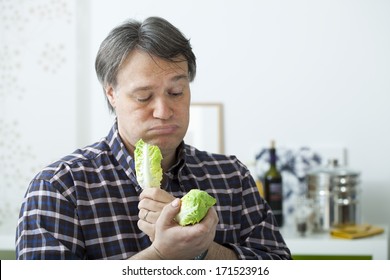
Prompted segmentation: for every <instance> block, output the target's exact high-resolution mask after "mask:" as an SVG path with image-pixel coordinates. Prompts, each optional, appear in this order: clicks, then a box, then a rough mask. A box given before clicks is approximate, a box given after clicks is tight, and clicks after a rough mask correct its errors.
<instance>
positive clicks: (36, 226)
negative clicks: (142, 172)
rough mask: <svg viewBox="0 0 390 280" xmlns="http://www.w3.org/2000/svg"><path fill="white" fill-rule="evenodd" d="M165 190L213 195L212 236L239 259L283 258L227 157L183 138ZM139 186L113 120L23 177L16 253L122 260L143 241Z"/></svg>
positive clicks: (267, 218) (246, 177) (268, 218)
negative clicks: (27, 179) (87, 141)
mask: <svg viewBox="0 0 390 280" xmlns="http://www.w3.org/2000/svg"><path fill="white" fill-rule="evenodd" d="M178 151H179V153H178V161H177V163H176V164H175V165H174V166H173V167H172V168H171V169H170V170H169V171H168V172H167V173H166V175H167V176H168V178H169V179H168V183H167V184H166V186H165V187H164V189H165V190H166V191H168V192H169V193H171V194H172V195H174V196H176V197H182V196H183V195H184V194H186V193H187V192H188V191H189V190H190V189H193V188H198V189H202V190H205V191H207V192H208V193H209V194H210V195H212V196H214V197H215V198H216V199H217V203H216V205H215V206H214V207H215V209H216V211H217V213H218V216H219V224H218V225H217V231H216V236H215V242H217V243H219V244H222V245H224V246H226V247H229V248H231V249H233V250H234V251H235V252H236V253H237V255H238V257H239V258H240V259H290V258H291V255H290V251H289V249H288V248H287V246H286V244H285V242H284V240H283V238H282V236H281V234H280V232H279V230H278V227H277V226H276V225H275V219H274V216H273V214H272V212H271V209H270V208H269V206H268V204H267V203H266V202H265V201H264V200H263V199H262V198H261V197H260V195H259V192H258V190H257V187H256V185H255V182H254V180H253V178H252V177H251V175H250V173H249V171H248V170H247V168H246V167H245V166H244V165H243V164H242V163H241V162H240V161H239V160H237V158H236V157H234V156H230V157H228V156H225V155H216V154H209V153H206V152H202V151H199V150H197V149H195V148H194V147H191V146H189V145H186V144H184V143H182V145H181V146H180V147H179V150H178ZM141 191H142V189H141V188H140V186H139V184H138V182H137V180H136V176H135V171H134V160H133V158H132V157H131V156H130V154H129V153H128V152H127V150H126V148H125V146H124V144H123V143H122V141H121V138H120V137H119V134H118V130H117V125H116V124H114V126H113V127H112V129H111V131H110V133H109V135H108V136H107V137H106V138H104V139H102V140H101V141H100V142H97V143H95V144H93V145H91V146H87V147H85V148H83V149H79V150H77V151H75V152H74V153H73V154H71V155H69V156H66V157H64V158H63V159H61V160H60V161H57V162H55V163H53V164H51V165H50V166H48V167H46V168H45V169H43V170H42V171H41V172H40V173H39V174H37V175H36V177H35V178H34V179H33V180H32V182H31V183H30V185H29V187H28V190H27V193H26V195H25V198H24V201H23V203H22V206H21V210H20V216H19V220H18V226H17V232H16V256H17V259H126V258H129V257H131V256H132V255H134V254H136V253H137V252H139V251H141V250H143V249H145V248H147V247H148V246H150V244H151V242H150V240H149V237H148V236H147V235H146V234H145V233H143V232H142V231H141V230H139V228H138V227H137V221H138V219H139V218H138V211H139V210H138V207H137V206H138V202H139V194H140V193H141Z"/></svg>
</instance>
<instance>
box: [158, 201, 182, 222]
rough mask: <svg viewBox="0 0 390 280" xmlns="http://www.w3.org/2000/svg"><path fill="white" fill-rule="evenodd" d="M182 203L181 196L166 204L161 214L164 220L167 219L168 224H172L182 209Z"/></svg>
mask: <svg viewBox="0 0 390 280" xmlns="http://www.w3.org/2000/svg"><path fill="white" fill-rule="evenodd" d="M180 203H181V200H180V198H175V199H174V200H173V201H172V202H171V203H169V204H168V205H166V206H165V207H164V209H163V210H162V212H161V216H162V217H163V220H164V221H165V223H166V224H168V223H169V224H170V223H171V222H172V221H173V219H174V218H175V216H176V215H177V213H179V211H180Z"/></svg>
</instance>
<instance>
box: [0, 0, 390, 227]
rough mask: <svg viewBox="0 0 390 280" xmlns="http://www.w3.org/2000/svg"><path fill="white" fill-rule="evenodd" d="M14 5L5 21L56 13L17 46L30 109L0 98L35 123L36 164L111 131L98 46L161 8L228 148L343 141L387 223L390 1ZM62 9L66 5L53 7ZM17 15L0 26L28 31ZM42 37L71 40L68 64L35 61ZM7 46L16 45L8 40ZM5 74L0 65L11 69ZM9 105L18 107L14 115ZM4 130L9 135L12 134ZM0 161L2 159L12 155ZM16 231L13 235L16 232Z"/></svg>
mask: <svg viewBox="0 0 390 280" xmlns="http://www.w3.org/2000/svg"><path fill="white" fill-rule="evenodd" d="M7 3H8V2H7ZM7 3H6V2H4V3H2V4H1V5H2V8H3V9H2V14H0V16H1V17H2V18H5V19H10V18H11V19H12V18H13V17H9V16H8V14H7V13H10V14H11V16H12V15H15V14H16V15H19V16H20V13H18V11H19V10H23V11H25V13H29V16H33V15H32V12H31V11H33V10H32V9H29V6H28V5H30V6H31V5H32V6H34V7H33V8H35V11H38V12H37V13H36V14H35V16H36V18H35V21H39V22H42V14H39V11H40V10H45V8H43V7H46V9H48V10H50V11H51V12H47V13H46V17H47V18H45V17H43V20H44V21H45V23H46V25H45V26H47V25H50V26H51V28H48V29H47V28H41V29H39V30H41V31H42V32H46V33H44V36H43V37H41V41H39V39H36V40H34V41H31V40H30V41H22V42H21V43H20V44H21V45H22V44H23V46H26V47H27V48H21V49H22V50H24V52H23V56H22V57H19V58H22V59H21V60H22V61H21V64H22V65H27V66H26V67H22V70H23V71H26V72H23V73H22V72H21V71H19V70H17V71H16V72H17V74H18V75H20V76H18V79H19V80H17V81H16V82H17V83H16V84H18V83H19V84H23V86H22V87H21V88H16V89H14V91H15V92H16V91H18V90H19V92H24V93H25V94H24V95H22V96H23V98H24V99H23V100H22V104H23V106H24V107H20V106H19V105H20V104H21V103H20V100H19V103H18V100H17V99H15V100H11V99H9V95H8V94H5V93H3V94H2V95H0V98H1V99H2V100H6V101H7V102H8V103H7V106H8V104H9V105H10V106H11V107H5V105H4V106H2V105H0V106H2V107H0V108H1V110H2V112H3V110H6V116H5V118H6V119H7V121H8V120H11V119H13V118H14V117H15V118H18V119H19V123H20V127H27V128H28V129H26V130H24V131H25V132H24V134H23V135H22V138H23V139H25V141H26V145H27V144H29V145H30V146H31V148H30V149H29V150H30V151H33V152H34V157H37V158H35V159H31V160H32V161H34V162H35V164H38V166H39V167H40V166H41V165H42V164H43V162H46V161H49V159H50V160H51V159H52V157H53V155H60V154H61V155H62V154H65V153H67V152H69V151H70V150H72V149H73V148H76V147H78V146H83V145H87V144H89V143H91V142H94V141H97V140H98V139H100V138H101V137H104V136H105V135H106V134H107V132H108V130H109V129H110V126H111V122H112V116H110V115H109V114H108V110H107V107H106V104H105V100H104V97H103V93H102V90H101V88H100V85H99V84H98V82H97V79H96V76H95V72H94V65H93V64H94V59H95V55H96V52H97V49H98V47H99V44H100V42H101V41H102V40H103V39H104V37H105V36H106V35H107V33H108V32H109V31H110V30H111V29H112V28H113V27H114V26H115V25H117V24H119V23H121V22H122V21H124V20H125V19H127V18H129V17H136V18H139V19H144V18H145V17H147V16H152V15H158V16H162V17H165V18H167V19H168V20H170V21H171V22H172V23H173V24H175V25H176V26H178V27H179V28H180V29H181V30H182V31H183V32H184V33H185V34H186V35H187V36H188V37H190V38H191V42H192V45H193V48H194V51H195V54H196V55H197V62H198V75H197V77H196V80H195V82H194V83H193V84H192V99H193V101H194V102H222V103H223V104H224V112H225V149H226V153H228V154H235V155H237V156H238V157H239V158H240V159H242V160H243V161H244V162H251V161H253V159H254V156H255V154H256V152H258V151H259V150H260V149H261V148H262V147H264V146H265V145H267V144H268V142H269V140H270V139H271V138H274V139H276V140H277V143H278V144H279V145H280V146H286V147H297V146H302V145H308V146H312V147H318V146H325V147H345V148H346V149H347V151H348V165H349V166H350V167H351V168H354V169H356V170H359V171H361V172H362V175H361V179H362V184H361V187H362V189H363V198H362V207H363V216H364V220H365V221H367V222H369V223H373V224H388V225H389V226H390V218H389V215H388V213H390V204H389V200H390V186H389V185H390V172H389V169H390V168H389V163H388V159H389V158H390V146H389V144H388V143H390V131H389V125H388V121H389V120H390V110H388V106H389V105H388V104H390V97H389V93H390V52H389V50H390V32H389V27H390V17H389V16H388V15H389V14H390V1H385V0H382V1H380V0H328V1H325V0H324V1H311V0H301V1H288V0H285V1H265V0H262V1H256V0H241V1H232V0H225V1H223V0H213V1H196V0H187V1H179V0H165V1H151V0H143V1H134V0H131V1H129V0H109V1H108V0H99V1H96V0H95V1H89V0H84V1H76V0H74V1H65V0H62V1H60V0H58V1H56V2H52V1H48V0H40V1H37V2H34V4H32V3H30V4H28V5H27V6H26V4H25V2H24V1H15V2H12V5H15V6H16V8H14V10H12V9H10V7H9V6H10V5H11V4H7ZM64 3H68V4H64ZM69 3H71V4H69ZM74 3H77V4H74ZM4 5H5V6H4ZM50 5H52V6H50ZM53 5H54V6H55V7H53ZM73 5H75V7H73ZM3 6H4V7H5V8H6V9H4V7H3ZM18 7H19V8H18ZM61 7H62V8H61ZM64 7H65V8H64ZM30 8H31V7H30ZM61 9H65V11H62V12H57V10H61ZM50 15H54V16H50ZM4 16H6V17H4ZM49 16H50V17H49ZM74 17H76V18H77V20H75V19H74ZM15 20H16V19H15ZM32 21H34V19H32ZM18 22H19V23H18V25H16V26H14V27H12V28H13V29H12V28H11V30H10V29H9V28H8V29H7V28H6V27H5V25H4V24H6V23H8V24H11V25H12V20H11V23H10V22H7V21H4V20H3V21H2V22H1V24H2V29H1V31H3V32H5V34H11V35H12V34H14V35H15V34H18V35H15V36H16V37H17V36H20V30H19V29H20V26H30V24H28V22H23V21H18ZM22 24H24V25H22ZM58 25H60V28H59V29H58V30H57V29H56V28H55V27H58ZM18 28H19V29H18ZM27 31H28V30H24V32H25V33H27ZM56 31H57V32H56ZM3 34H4V33H2V35H3ZM23 34H24V33H22V35H23ZM41 34H42V33H41ZM25 35H26V34H25ZM27 35H28V34H27ZM3 37H4V36H3ZM30 37H31V36H30ZM30 37H29V38H30ZM17 38H19V37H17ZM9 40H11V41H9ZM43 40H49V45H50V44H54V45H56V46H58V44H61V42H62V41H64V42H65V46H67V48H66V51H65V55H66V56H67V59H66V63H64V64H63V65H62V67H60V71H59V72H57V73H56V74H55V75H53V74H50V73H46V72H44V69H43V68H42V67H44V66H43V65H40V66H39V65H38V66H36V62H37V61H38V60H39V57H40V54H41V53H42V52H43V51H44V50H45V48H47V47H45V44H44V43H43ZM5 42H8V43H9V44H15V41H14V39H12V38H11V39H10V38H9V37H7V38H6V41H5ZM28 42H30V43H28ZM3 43H4V41H3ZM75 49H76V50H78V52H77V53H75V52H74V50H75ZM28 51H30V52H28ZM3 53H4V51H3ZM3 53H1V54H2V55H3V56H2V57H5V55H4V54H3ZM28 55H30V56H28ZM61 55H63V53H61ZM19 58H18V59H19ZM29 59H30V60H29ZM49 59H53V58H49ZM54 59H55V58H54ZM7 61H8V62H9V60H7ZM52 62H53V63H54V62H55V60H53V61H52ZM34 63H35V64H34ZM37 68H39V69H40V70H41V71H37ZM4 69H6V68H5V67H3V68H1V69H0V70H3V71H8V70H4ZM39 69H38V70H39ZM42 72H43V73H42ZM2 73H3V72H2ZM29 75H31V77H29ZM75 75H76V76H75ZM53 76H55V78H53ZM21 77H24V78H21ZM25 77H29V78H28V82H27V83H24V82H25ZM0 79H1V85H2V88H1V89H3V91H4V89H8V88H10V87H11V84H10V83H8V82H7V81H5V79H4V75H3V76H1V77H0ZM75 84H76V90H74V88H75V87H74V85H75ZM40 89H41V91H40ZM49 92H52V93H55V94H56V95H50V94H49ZM0 93H1V92H0ZM32 97H33V98H32ZM53 98H54V100H53ZM29 102H33V103H29ZM2 104H4V103H2ZM31 104H34V106H36V107H35V108H36V110H34V112H36V114H35V115H32V114H31V113H30V112H31V110H29V109H31ZM72 104H73V105H72ZM28 105H30V107H29V106H28ZM18 106H19V107H18ZM9 108H18V110H17V111H14V113H11V112H12V110H10V109H9ZM23 108H25V109H24V110H23ZM69 112H71V113H72V114H73V113H74V115H69ZM66 114H68V115H66ZM48 116H49V118H50V121H51V122H53V123H57V122H60V123H61V124H63V125H66V130H67V131H68V134H67V135H68V136H67V137H63V134H61V133H58V131H59V130H56V129H55V128H54V125H52V124H51V125H49V126H46V127H42V126H39V125H38V124H39V123H41V122H46V121H47V120H48ZM76 117H77V122H76ZM3 118H4V115H3ZM0 124H1V123H0ZM70 126H71V127H70ZM72 127H73V128H72ZM44 128H46V131H50V136H51V137H53V139H52V140H51V141H50V139H48V138H47V137H44V136H45V135H47V134H45V130H44ZM37 129H38V131H39V133H38V134H37V133H36V132H37ZM70 131H73V132H70ZM34 132H35V134H34ZM0 133H1V139H4V138H3V137H5V136H4V135H5V133H7V130H6V129H5V128H2V130H1V131H0ZM69 133H70V134H69ZM72 133H73V134H72ZM74 134H76V136H75V135H74ZM30 135H34V137H35V138H34V140H33V141H31V139H29V136H30ZM18 141H19V140H18ZM0 142H1V140H0ZM50 143H55V145H52V146H50ZM2 145H3V146H2ZM0 147H1V148H2V150H1V151H2V153H3V151H8V149H7V147H6V146H5V145H4V141H3V142H1V143H0ZM47 147H50V151H47ZM7 155H8V154H7ZM1 159H3V161H2V162H1V163H3V162H4V163H5V162H6V161H5V156H4V154H2V157H0V160H1ZM15 160H18V159H16V158H15ZM7 162H8V161H7ZM36 169H37V167H35V170H36ZM28 172H29V173H28V174H30V173H32V172H31V170H30V169H28ZM2 179H3V178H2ZM3 182H4V180H2V181H1V183H3ZM14 187H16V188H18V190H19V192H20V189H21V188H22V187H23V186H21V185H20V184H19V185H18V186H8V185H7V186H5V185H4V186H2V188H3V189H4V190H5V191H6V193H8V194H10V193H12V192H14V189H13V188H14ZM26 187H27V186H26ZM13 203H14V206H15V205H18V203H19V201H17V202H13ZM0 226H1V225H0ZM8 232H10V233H11V234H13V232H14V229H13V228H10V229H8Z"/></svg>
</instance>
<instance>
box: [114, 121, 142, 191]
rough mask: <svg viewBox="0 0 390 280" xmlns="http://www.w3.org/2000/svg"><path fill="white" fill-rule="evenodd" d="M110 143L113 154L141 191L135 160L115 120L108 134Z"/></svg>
mask: <svg viewBox="0 0 390 280" xmlns="http://www.w3.org/2000/svg"><path fill="white" fill-rule="evenodd" d="M107 142H108V145H109V146H110V148H111V151H112V154H113V156H114V157H115V159H116V160H117V161H118V163H119V164H120V165H121V166H122V168H123V169H124V171H125V172H126V174H127V176H128V177H129V178H130V180H131V181H133V182H134V183H135V184H136V185H137V187H136V189H137V191H141V190H142V189H141V187H140V186H139V184H138V182H137V178H136V176H135V171H134V170H135V162H134V159H133V157H132V156H131V155H130V154H129V152H128V151H127V149H126V147H125V145H124V144H123V142H122V139H121V137H120V136H119V131H118V124H117V122H116V121H115V123H114V125H113V126H112V128H111V130H110V132H109V134H108V136H107Z"/></svg>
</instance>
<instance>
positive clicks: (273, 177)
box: [264, 141, 283, 227]
mask: <svg viewBox="0 0 390 280" xmlns="http://www.w3.org/2000/svg"><path fill="white" fill-rule="evenodd" d="M269 155H270V167H269V169H268V171H267V172H265V174H264V195H265V200H266V201H267V202H268V204H269V205H270V207H271V208H272V212H273V213H274V215H275V218H276V221H277V223H278V225H279V226H280V227H281V226H283V181H282V175H281V174H280V172H279V170H278V168H277V167H276V148H275V141H271V147H270V149H269Z"/></svg>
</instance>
